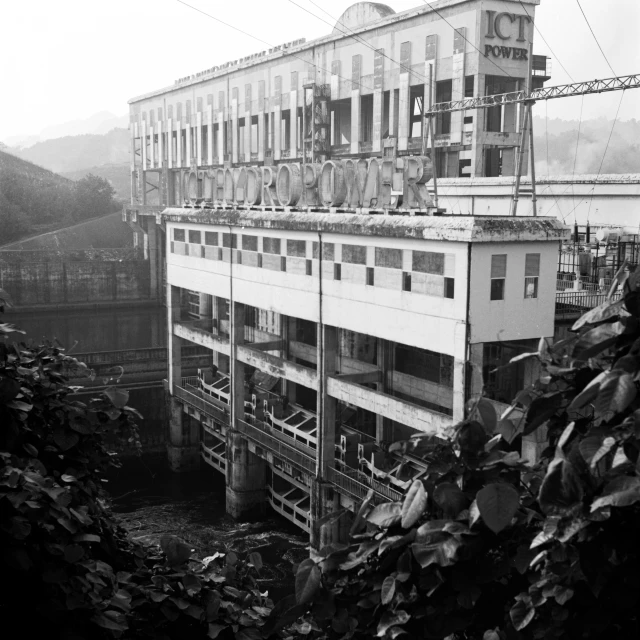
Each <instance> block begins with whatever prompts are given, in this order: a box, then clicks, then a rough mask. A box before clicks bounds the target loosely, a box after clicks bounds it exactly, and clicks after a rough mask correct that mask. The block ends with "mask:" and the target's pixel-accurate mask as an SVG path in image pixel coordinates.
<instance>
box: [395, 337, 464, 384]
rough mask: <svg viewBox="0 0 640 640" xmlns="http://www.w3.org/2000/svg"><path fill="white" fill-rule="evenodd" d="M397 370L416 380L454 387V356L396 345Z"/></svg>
mask: <svg viewBox="0 0 640 640" xmlns="http://www.w3.org/2000/svg"><path fill="white" fill-rule="evenodd" d="M395 370H396V371H399V372H400V373H404V374H406V375H409V376H413V377H414V378H420V379H422V380H429V381H430V382H435V383H436V384H442V385H445V386H447V387H452V386H453V356H449V355H446V354H444V353H436V352H435V351H428V350H426V349H419V348H417V347H413V346H411V347H410V346H407V345H402V344H396V346H395Z"/></svg>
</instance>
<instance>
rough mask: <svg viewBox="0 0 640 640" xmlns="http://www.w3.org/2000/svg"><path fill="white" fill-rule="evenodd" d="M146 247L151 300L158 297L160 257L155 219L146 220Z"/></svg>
mask: <svg viewBox="0 0 640 640" xmlns="http://www.w3.org/2000/svg"><path fill="white" fill-rule="evenodd" d="M146 235H147V238H148V240H147V247H148V253H149V276H150V280H149V285H150V294H151V298H152V299H155V298H157V297H158V293H159V291H160V286H161V282H160V278H159V275H158V274H159V273H160V257H159V255H158V253H159V247H158V228H157V227H156V221H155V218H152V217H148V218H147V234H146Z"/></svg>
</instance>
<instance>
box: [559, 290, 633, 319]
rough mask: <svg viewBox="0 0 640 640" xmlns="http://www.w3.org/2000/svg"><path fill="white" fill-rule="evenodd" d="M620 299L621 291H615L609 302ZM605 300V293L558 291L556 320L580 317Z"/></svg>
mask: <svg viewBox="0 0 640 640" xmlns="http://www.w3.org/2000/svg"><path fill="white" fill-rule="evenodd" d="M621 297H622V291H616V292H615V293H614V294H613V296H612V298H611V300H612V301H613V302H615V301H617V300H619V299H620V298H621ZM606 300H607V294H606V293H592V292H590V291H559V292H557V293H556V319H557V318H563V317H567V318H571V317H574V316H576V315H581V314H583V313H586V312H587V311H589V309H593V308H594V307H597V306H598V305H601V304H602V303H604V302H605V301H606Z"/></svg>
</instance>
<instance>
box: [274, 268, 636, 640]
mask: <svg viewBox="0 0 640 640" xmlns="http://www.w3.org/2000/svg"><path fill="white" fill-rule="evenodd" d="M618 283H620V284H622V283H624V288H625V296H624V298H623V299H621V300H620V301H618V302H611V300H610V299H609V300H608V301H607V302H605V303H604V304H602V305H601V306H599V307H597V308H595V309H593V310H591V311H589V312H588V313H587V314H585V315H584V316H583V317H582V318H581V319H580V320H578V321H577V322H576V323H575V324H574V326H573V329H574V331H576V334H575V335H574V336H573V337H571V338H569V339H567V340H563V341H561V342H558V343H556V344H554V345H552V346H549V345H547V343H546V342H545V341H544V340H542V341H541V342H540V347H539V350H538V352H537V353H531V354H525V355H524V356H518V357H517V358H516V359H521V358H523V357H529V358H537V359H538V360H539V361H540V363H541V366H542V371H543V373H542V375H541V377H540V379H539V380H538V381H537V382H536V383H535V384H534V385H532V386H531V387H530V388H528V389H526V390H524V391H523V392H521V393H520V394H519V395H518V396H517V397H516V399H515V401H514V404H513V406H512V408H511V409H510V410H509V411H508V412H507V415H503V416H502V417H498V416H497V415H496V414H495V412H494V410H493V405H492V404H491V403H490V402H488V401H487V400H486V399H484V398H479V399H477V400H476V401H475V402H474V403H473V404H472V406H471V407H470V411H469V415H468V417H467V419H466V420H464V421H463V422H462V423H460V424H458V425H457V426H456V428H455V435H454V437H453V438H452V439H450V440H446V439H438V438H435V437H425V436H422V435H420V436H416V437H414V438H411V439H409V440H406V441H403V442H398V443H395V444H394V445H392V448H393V449H396V450H401V451H406V452H409V453H411V454H412V455H419V456H420V457H422V459H423V460H424V461H425V462H426V463H427V470H426V472H425V473H424V475H422V477H420V478H419V479H417V480H416V481H415V482H414V483H413V485H412V486H411V488H410V489H409V491H408V493H407V494H406V496H405V498H404V500H403V501H401V502H393V503H379V504H375V505H374V503H373V498H374V496H373V493H370V495H369V497H368V499H367V500H365V502H364V504H363V505H362V507H361V509H360V511H359V513H358V514H357V516H356V518H355V522H354V524H353V527H352V530H351V533H352V535H351V538H350V542H349V543H348V544H334V545H330V546H328V547H325V548H324V549H322V550H321V551H320V552H312V554H311V557H310V558H309V559H308V560H305V561H304V562H302V563H301V564H300V566H299V568H298V571H297V574H296V600H294V599H293V598H292V599H290V601H289V602H287V603H285V604H284V605H280V606H279V607H278V609H279V610H280V611H282V612H283V613H282V614H281V615H280V617H279V619H276V618H275V617H273V618H272V619H271V620H270V621H269V622H268V625H269V627H270V628H271V629H278V628H283V627H285V628H286V630H287V635H289V636H290V637H296V638H301V637H303V636H304V637H306V638H314V639H315V638H322V639H332V640H333V639H338V638H345V639H346V638H352V639H354V640H355V639H358V638H363V639H364V638H372V637H382V638H396V637H399V636H400V637H407V638H439V639H445V638H446V639H449V640H455V639H463V638H468V639H471V638H473V639H483V640H507V639H523V640H524V639H530V638H531V639H532V638H589V639H591V638H637V637H640V620H639V616H640V558H639V555H638V552H639V549H640V545H639V544H638V541H639V540H640V457H639V453H640V396H639V395H638V384H639V381H640V268H639V269H638V270H636V272H635V273H634V274H632V275H631V276H630V277H629V273H628V271H625V270H621V272H620V273H619V274H618V275H617V280H616V283H614V288H615V286H616V284H618ZM611 293H613V289H612V291H611ZM609 298H611V295H610V296H609ZM518 409H521V410H523V416H522V418H521V419H517V420H516V419H514V418H515V416H516V414H517V410H518ZM540 429H546V431H547V433H548V440H549V446H548V448H547V449H546V451H545V452H544V453H543V455H542V460H541V461H540V462H539V463H538V464H536V465H530V464H528V463H527V462H525V461H524V460H522V459H521V457H520V454H519V445H520V440H521V437H522V436H524V435H531V434H534V433H536V432H537V431H538V430H540ZM335 517H341V516H340V514H334V515H333V516H331V518H335Z"/></svg>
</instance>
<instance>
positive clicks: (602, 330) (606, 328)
mask: <svg viewBox="0 0 640 640" xmlns="http://www.w3.org/2000/svg"><path fill="white" fill-rule="evenodd" d="M623 331H624V325H623V324H622V323H621V322H614V323H607V324H602V325H600V326H598V327H595V328H594V329H591V330H589V331H587V332H586V333H584V334H582V335H581V336H580V339H579V340H578V342H577V343H576V345H575V347H574V348H573V357H574V358H575V359H576V360H578V361H586V360H588V359H589V358H592V357H593V356H595V355H597V354H598V353H601V352H602V351H604V350H605V349H608V348H609V347H610V346H612V345H613V344H614V343H615V341H616V340H617V338H618V336H619V335H620V334H621V333H623Z"/></svg>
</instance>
